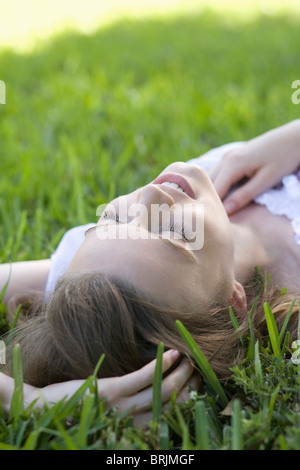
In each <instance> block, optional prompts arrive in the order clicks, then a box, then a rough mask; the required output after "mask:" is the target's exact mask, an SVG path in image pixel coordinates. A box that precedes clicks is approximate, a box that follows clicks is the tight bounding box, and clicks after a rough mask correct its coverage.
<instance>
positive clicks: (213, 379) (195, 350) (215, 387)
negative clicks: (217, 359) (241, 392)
mask: <svg viewBox="0 0 300 470" xmlns="http://www.w3.org/2000/svg"><path fill="white" fill-rule="evenodd" d="M176 326H177V328H178V331H179V333H180V335H181V337H182V339H183V340H184V342H185V343H186V345H187V347H188V348H189V350H190V352H191V355H192V357H193V358H194V359H195V361H196V363H197V364H198V366H199V367H200V370H201V372H202V374H203V376H204V379H205V381H206V382H207V384H208V385H209V386H210V388H211V389H212V391H213V392H214V393H215V394H216V395H217V396H218V397H219V400H220V402H221V404H222V406H224V407H225V406H226V405H227V403H228V399H227V396H226V394H225V392H224V390H223V388H222V386H221V384H220V382H219V380H218V378H217V376H216V374H215V372H214V370H213V369H212V367H211V365H210V364H209V362H208V360H207V359H206V357H205V355H204V354H203V352H202V351H201V349H200V348H199V346H198V345H197V344H196V342H195V340H194V339H193V338H192V336H191V335H190V333H189V332H188V331H187V330H186V328H185V327H184V326H183V324H182V323H181V322H180V321H179V320H176Z"/></svg>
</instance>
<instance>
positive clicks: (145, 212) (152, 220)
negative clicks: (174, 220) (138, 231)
mask: <svg viewBox="0 0 300 470" xmlns="http://www.w3.org/2000/svg"><path fill="white" fill-rule="evenodd" d="M174 204H175V201H174V199H173V197H172V196H170V195H169V194H168V193H167V192H165V191H164V190H163V189H161V188H160V186H159V185H156V184H148V185H147V186H144V187H143V188H140V191H139V193H138V194H137V205H138V209H139V216H138V219H139V223H140V225H141V226H143V227H144V228H148V230H149V227H151V229H150V230H151V231H152V229H153V230H157V229H158V227H157V224H159V220H160V218H161V217H162V215H161V214H162V212H164V213H165V214H166V213H169V209H170V207H171V206H173V205H174Z"/></svg>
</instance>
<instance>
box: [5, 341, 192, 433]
mask: <svg viewBox="0 0 300 470" xmlns="http://www.w3.org/2000/svg"><path fill="white" fill-rule="evenodd" d="M178 357H179V352H178V351H174V350H169V351H167V352H165V353H164V355H163V365H162V368H163V372H165V371H166V370H168V369H169V368H170V367H171V366H172V365H173V364H174V363H175V362H176V360H177V359H178ZM155 365H156V360H153V361H151V362H150V363H149V364H147V365H146V366H144V367H143V368H141V369H139V370H137V371H135V372H132V373H131V374H127V375H124V376H122V377H112V378H104V379H98V393H99V397H100V398H105V399H106V406H107V407H108V408H109V407H111V406H116V407H117V409H118V411H119V412H121V411H124V410H127V409H129V412H130V413H131V414H132V415H133V416H134V422H135V424H136V425H140V424H144V423H145V422H147V421H149V420H150V419H151V416H152V413H151V410H152V393H153V388H152V384H153V377H154V371H155ZM193 372H194V369H193V367H192V366H191V364H190V362H189V361H188V360H187V358H184V359H183V360H182V361H181V362H180V364H179V366H178V367H176V368H175V369H174V370H173V371H172V372H170V374H169V375H167V377H165V378H164V379H163V381H162V403H163V404H166V403H168V402H169V401H170V399H171V397H172V395H173V393H174V392H177V393H178V400H187V399H188V396H189V392H188V388H189V385H190V386H192V387H193V388H194V389H198V388H199V385H200V379H199V377H196V376H193ZM9 379H10V378H9ZM10 380H12V379H10ZM83 383H84V380H70V381H68V382H62V383H58V384H53V385H48V386H47V387H44V388H41V389H37V388H35V387H32V386H30V385H25V386H24V399H25V404H26V405H29V404H30V403H31V402H32V401H33V400H35V399H36V398H39V400H38V401H37V402H36V404H35V406H37V407H42V406H43V404H44V403H45V402H46V403H55V402H57V401H59V400H61V399H62V398H63V397H66V396H67V397H68V396H72V395H73V394H74V393H75V392H76V390H78V388H79V387H80V386H81V385H82V384H83Z"/></svg>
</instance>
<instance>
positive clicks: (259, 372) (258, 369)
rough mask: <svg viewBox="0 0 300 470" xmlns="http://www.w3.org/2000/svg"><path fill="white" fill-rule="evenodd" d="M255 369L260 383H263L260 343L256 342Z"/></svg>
mask: <svg viewBox="0 0 300 470" xmlns="http://www.w3.org/2000/svg"><path fill="white" fill-rule="evenodd" d="M254 368H255V376H256V378H257V379H258V381H259V383H260V384H261V383H262V368H261V360H260V356H259V343H258V341H256V343H255V348H254Z"/></svg>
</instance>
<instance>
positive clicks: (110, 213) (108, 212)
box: [101, 209, 120, 222]
mask: <svg viewBox="0 0 300 470" xmlns="http://www.w3.org/2000/svg"><path fill="white" fill-rule="evenodd" d="M101 219H104V220H106V219H112V220H115V221H116V222H120V219H119V216H118V214H117V213H116V212H114V211H112V210H111V209H107V210H105V211H104V212H103V214H102V215H101Z"/></svg>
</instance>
